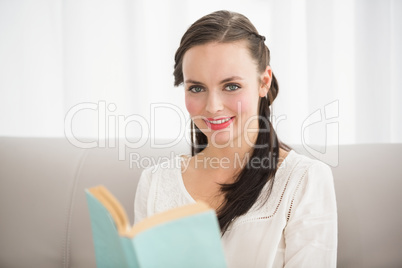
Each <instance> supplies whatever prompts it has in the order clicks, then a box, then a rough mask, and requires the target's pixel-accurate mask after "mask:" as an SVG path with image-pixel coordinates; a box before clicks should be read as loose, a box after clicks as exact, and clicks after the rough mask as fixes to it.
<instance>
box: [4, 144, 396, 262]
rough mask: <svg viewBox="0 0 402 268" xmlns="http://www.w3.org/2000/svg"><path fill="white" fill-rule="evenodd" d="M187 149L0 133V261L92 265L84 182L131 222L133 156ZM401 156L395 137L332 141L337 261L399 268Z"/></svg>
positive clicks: (137, 172)
mask: <svg viewBox="0 0 402 268" xmlns="http://www.w3.org/2000/svg"><path fill="white" fill-rule="evenodd" d="M295 148H296V151H298V150H299V151H302V150H301V147H300V146H296V147H295ZM188 151H189V149H188V147H186V146H185V145H183V144H181V145H178V146H175V147H174V148H168V149H166V148H165V149H152V148H150V146H149V144H147V145H145V146H143V147H141V148H139V149H127V150H126V152H125V155H126V160H124V161H123V160H119V157H118V149H117V148H94V149H80V148H77V147H75V146H73V145H72V144H70V143H69V142H68V141H67V140H66V139H64V138H11V137H10V138H9V137H0V267H19V268H20V267H40V268H45V267H52V268H53V267H94V266H95V259H94V249H93V245H92V236H91V229H90V223H89V215H88V210H87V205H86V200H85V195H84V189H85V188H87V187H91V186H95V185H98V184H103V185H105V186H107V187H108V188H109V189H110V190H111V192H112V193H113V194H114V195H116V196H117V197H118V199H119V200H120V201H121V202H122V204H123V205H124V206H125V208H126V209H127V212H128V214H129V217H130V219H131V221H132V219H133V200H134V194H135V190H136V184H137V181H138V178H139V175H140V173H141V168H138V167H137V163H138V161H137V162H136V161H135V159H137V157H138V156H141V157H143V159H147V160H146V161H145V160H144V161H143V162H142V163H141V164H142V165H147V164H148V163H149V161H148V160H150V159H154V160H155V161H157V160H163V159H166V158H167V157H169V156H170V155H171V153H182V152H186V153H187V152H188ZM304 153H305V152H304ZM130 156H131V158H132V161H131V166H130ZM401 159H402V144H385V145H380V144H374V145H345V146H340V148H339V165H338V166H337V167H334V168H333V174H334V178H335V187H336V194H337V202H338V215H339V245H338V267H354V268H356V267H402V230H401V229H402V214H401V212H402V211H401V208H400V206H401V204H402V194H401V193H402V192H401V191H402V162H401ZM147 161H148V162H147Z"/></svg>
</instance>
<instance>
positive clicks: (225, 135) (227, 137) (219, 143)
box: [208, 131, 235, 148]
mask: <svg viewBox="0 0 402 268" xmlns="http://www.w3.org/2000/svg"><path fill="white" fill-rule="evenodd" d="M234 141H235V138H234V135H233V133H232V132H230V131H216V132H213V133H212V135H209V137H208V144H210V145H211V146H213V147H217V148H225V147H234V146H235V142H234Z"/></svg>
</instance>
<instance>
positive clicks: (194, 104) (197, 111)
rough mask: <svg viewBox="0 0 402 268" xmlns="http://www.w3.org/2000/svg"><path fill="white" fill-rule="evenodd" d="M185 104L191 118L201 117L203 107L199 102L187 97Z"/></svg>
mask: <svg viewBox="0 0 402 268" xmlns="http://www.w3.org/2000/svg"><path fill="white" fill-rule="evenodd" d="M185 103H186V109H187V111H188V113H189V114H190V116H191V117H193V116H196V115H201V107H200V106H201V105H200V102H199V101H197V100H196V99H195V98H192V97H187V96H186V99H185Z"/></svg>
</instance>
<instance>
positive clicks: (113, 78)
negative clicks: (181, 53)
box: [0, 0, 402, 145]
mask: <svg viewBox="0 0 402 268" xmlns="http://www.w3.org/2000/svg"><path fill="white" fill-rule="evenodd" d="M220 9H227V10H231V11H237V12H240V13H242V14H244V15H246V16H247V17H248V18H249V19H250V20H251V21H252V22H253V23H254V25H255V26H256V27H257V29H258V31H259V33H260V34H261V35H264V36H266V39H267V40H266V44H267V46H268V47H269V48H270V50H271V66H272V68H273V71H274V73H275V75H276V76H277V78H278V81H279V85H280V93H279V96H278V98H277V99H276V101H275V102H274V105H273V118H272V119H273V123H274V126H275V128H276V129H277V131H278V134H279V137H280V138H281V140H283V141H285V142H287V143H292V144H300V143H309V144H317V145H327V144H332V145H333V144H356V143H401V142H402V123H401V119H402V118H401V116H402V106H401V105H400V104H399V101H398V100H401V99H402V49H401V48H402V1H399V0H336V1H332V0H326V1H322V0H305V1H303V0H285V1H283V0H281V1H279V0H271V1H263V0H248V1H234V0H230V1H219V0H214V1H210V0H205V1H184V0H175V1H163V0H147V1H129V0H125V1H115V0H114V1H111V0H109V1H106V0H103V1H98V0H97V1H95V0H81V1H62V0H36V1H31V0H18V1H15V0H0V136H24V137H64V136H74V137H83V138H89V139H93V140H97V139H100V138H106V139H109V140H113V139H116V138H118V137H130V138H133V139H134V140H135V139H136V138H139V137H147V138H148V137H155V138H169V139H174V138H177V137H178V136H180V135H183V129H184V125H185V124H188V115H187V111H186V109H185V106H184V89H183V88H182V87H178V88H175V87H174V86H173V75H172V73H173V64H174V53H175V51H176V49H177V47H178V45H179V42H180V38H181V36H182V35H183V33H184V32H185V31H186V29H187V28H188V27H189V26H190V24H191V23H193V22H194V21H195V20H197V19H198V18H200V17H201V16H203V15H206V14H208V13H210V12H213V11H216V10H220Z"/></svg>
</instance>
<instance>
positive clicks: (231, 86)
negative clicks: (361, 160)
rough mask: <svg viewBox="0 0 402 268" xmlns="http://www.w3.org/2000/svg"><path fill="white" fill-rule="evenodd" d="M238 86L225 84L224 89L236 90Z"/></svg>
mask: <svg viewBox="0 0 402 268" xmlns="http://www.w3.org/2000/svg"><path fill="white" fill-rule="evenodd" d="M239 88H240V87H239V86H238V85H234V84H233V85H227V86H226V90H228V91H235V90H238V89H239Z"/></svg>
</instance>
